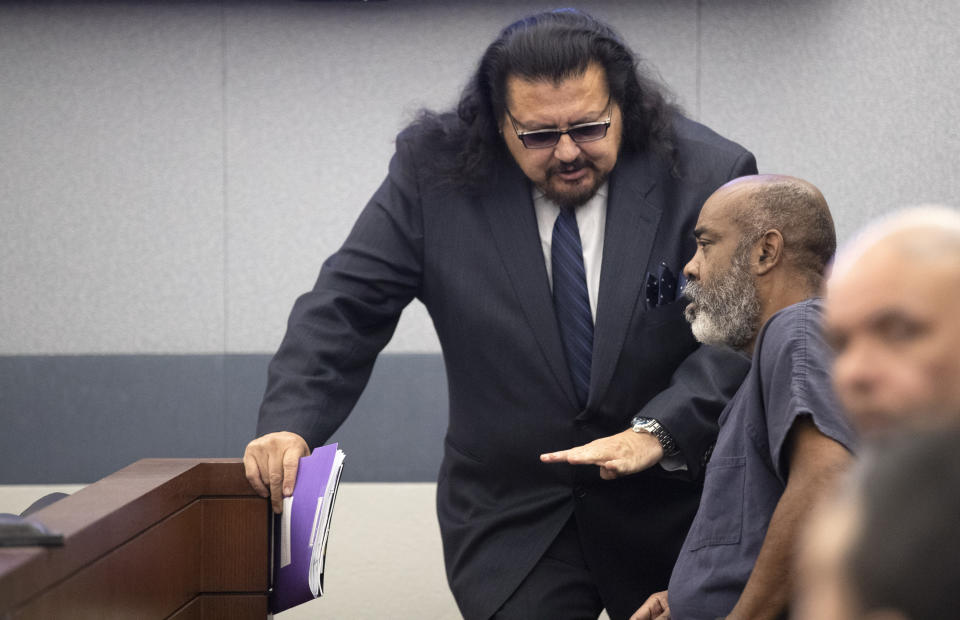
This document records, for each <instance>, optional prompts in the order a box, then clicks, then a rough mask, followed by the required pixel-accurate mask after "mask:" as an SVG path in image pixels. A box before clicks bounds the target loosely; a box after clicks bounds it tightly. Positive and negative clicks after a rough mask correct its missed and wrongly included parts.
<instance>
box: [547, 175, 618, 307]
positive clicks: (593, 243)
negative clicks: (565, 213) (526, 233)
mask: <svg viewBox="0 0 960 620" xmlns="http://www.w3.org/2000/svg"><path fill="white" fill-rule="evenodd" d="M533 208H534V211H536V214H537V228H538V229H539V231H540V247H542V248H543V260H544V262H546V264H547V278H548V279H549V280H550V288H551V290H552V289H553V261H552V260H551V258H550V246H551V244H552V242H553V225H554V224H555V223H556V221H557V216H559V215H560V207H558V206H557V205H555V204H554V203H553V202H552V201H551V200H550V199H549V198H547V197H546V196H544V195H543V192H542V191H540V190H539V189H537V188H534V190H533ZM576 215H577V228H579V229H580V243H581V245H582V246H583V267H584V269H585V270H586V272H587V294H588V295H589V296H590V314H591V316H592V318H593V322H594V324H596V322H597V295H598V293H599V292H600V265H601V263H602V262H603V231H604V226H605V225H606V223H607V184H606V183H604V184H603V185H602V186H601V187H600V189H598V190H597V193H596V194H595V195H594V196H593V198H591V199H590V200H589V201H587V203H586V204H584V205H582V206H580V207H578V208H577V211H576Z"/></svg>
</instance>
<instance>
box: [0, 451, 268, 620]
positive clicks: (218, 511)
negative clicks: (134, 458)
mask: <svg viewBox="0 0 960 620" xmlns="http://www.w3.org/2000/svg"><path fill="white" fill-rule="evenodd" d="M30 519H32V520H35V521H39V522H40V523H43V524H44V525H46V526H47V527H48V528H49V529H50V530H53V531H56V532H59V533H62V534H63V536H64V546H62V547H9V548H0V619H3V620H14V619H16V620H34V619H43V620H48V619H56V618H69V619H71V620H73V619H85V618H90V619H91V620H92V619H96V620H106V619H114V618H116V619H117V620H120V619H123V620H127V619H130V618H142V619H152V618H170V619H172V620H212V619H218V620H219V619H224V620H226V619H230V620H246V619H251V620H252V619H254V618H256V619H257V620H263V619H264V618H266V617H267V590H268V587H269V575H270V567H269V560H270V522H271V512H270V505H269V502H268V501H267V500H266V499H263V498H261V497H259V496H258V495H256V494H255V493H254V492H253V490H252V489H251V488H250V485H249V484H248V483H247V480H246V478H245V477H244V473H243V464H242V463H241V462H240V461H239V460H237V459H144V460H142V461H138V462H136V463H134V464H133V465H130V466H129V467H126V468H124V469H121V470H120V471H118V472H117V473H115V474H112V475H110V476H107V477H106V478H104V479H103V480H100V481H99V482H97V483H95V484H92V485H90V486H88V487H85V488H83V489H81V490H79V491H77V492H76V493H74V494H73V495H71V496H69V497H66V498H64V499H61V500H60V501H57V502H55V503H53V504H51V505H50V506H47V507H46V508H44V509H42V510H40V511H38V512H35V513H33V514H32V515H30Z"/></svg>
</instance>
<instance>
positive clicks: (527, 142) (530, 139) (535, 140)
mask: <svg viewBox="0 0 960 620" xmlns="http://www.w3.org/2000/svg"><path fill="white" fill-rule="evenodd" d="M520 139H521V140H522V141H523V145H524V146H525V147H527V148H528V149H543V148H546V147H548V146H553V145H554V144H556V143H557V142H559V141H560V132H559V131H538V132H535V133H528V134H524V135H523V136H521V138H520Z"/></svg>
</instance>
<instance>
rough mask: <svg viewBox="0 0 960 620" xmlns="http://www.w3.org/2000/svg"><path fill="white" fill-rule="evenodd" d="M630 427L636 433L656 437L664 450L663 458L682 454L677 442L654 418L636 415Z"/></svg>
mask: <svg viewBox="0 0 960 620" xmlns="http://www.w3.org/2000/svg"><path fill="white" fill-rule="evenodd" d="M630 427H631V428H632V429H633V432H634V433H639V432H640V431H646V432H648V433H650V434H651V435H653V436H654V437H656V438H657V441H659V442H660V447H661V448H663V456H664V457H665V458H666V457H670V456H676V455H678V454H680V449H679V448H677V442H675V441H674V440H673V436H672V435H671V434H670V433H669V432H668V431H667V429H665V428H663V426H661V424H660V423H659V422H657V421H656V420H654V419H653V418H645V417H643V416H641V415H636V416H634V418H633V420H631V421H630Z"/></svg>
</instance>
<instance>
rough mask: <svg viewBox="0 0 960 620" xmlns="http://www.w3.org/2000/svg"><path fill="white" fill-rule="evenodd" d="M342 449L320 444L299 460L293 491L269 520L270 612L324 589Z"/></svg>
mask: <svg viewBox="0 0 960 620" xmlns="http://www.w3.org/2000/svg"><path fill="white" fill-rule="evenodd" d="M342 468H343V452H342V451H340V450H338V449H337V444H335V443H334V444H330V445H326V446H322V447H320V448H317V449H316V450H314V451H313V454H311V455H310V456H305V457H303V458H301V459H300V465H299V468H298V470H297V482H296V484H295V485H294V487H293V495H292V496H291V497H288V498H285V499H284V505H283V514H280V515H277V516H276V519H275V522H274V550H273V591H272V592H271V595H270V612H271V613H279V612H281V611H283V610H285V609H290V608H291V607H294V606H296V605H300V604H301V603H305V602H307V601H312V600H313V599H314V598H316V597H317V596H320V595H322V594H323V565H324V558H325V556H326V547H327V535H328V533H329V527H330V517H331V515H332V514H333V504H334V500H336V493H337V486H338V484H339V482H340V472H341V470H342Z"/></svg>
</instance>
